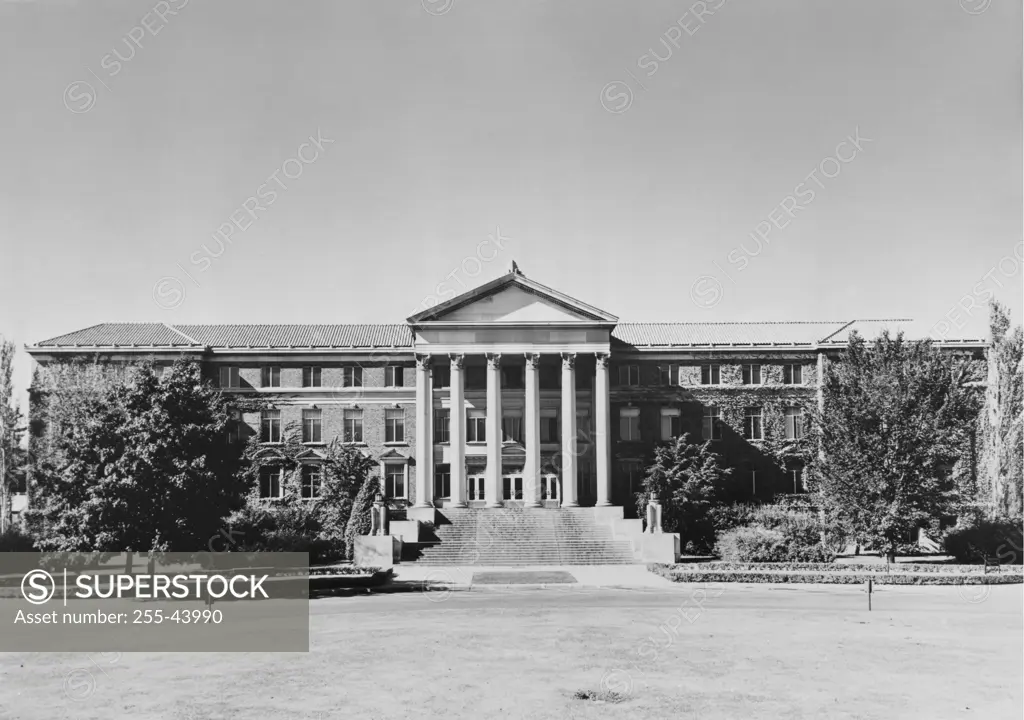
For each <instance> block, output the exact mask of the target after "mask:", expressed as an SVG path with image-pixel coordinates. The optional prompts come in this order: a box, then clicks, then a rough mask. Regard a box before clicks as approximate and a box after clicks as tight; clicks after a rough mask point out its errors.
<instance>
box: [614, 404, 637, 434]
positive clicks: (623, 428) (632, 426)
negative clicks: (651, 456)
mask: <svg viewBox="0 0 1024 720" xmlns="http://www.w3.org/2000/svg"><path fill="white" fill-rule="evenodd" d="M619 439H620V440H627V441H629V440H639V439H640V408H622V409H621V410H619Z"/></svg>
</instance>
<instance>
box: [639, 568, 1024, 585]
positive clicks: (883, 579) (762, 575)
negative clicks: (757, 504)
mask: <svg viewBox="0 0 1024 720" xmlns="http://www.w3.org/2000/svg"><path fill="white" fill-rule="evenodd" d="M727 564H728V563H721V565H727ZM718 565H720V564H719V563H707V564H701V565H697V566H694V565H682V566H680V565H660V564H654V565H649V566H648V569H649V570H650V571H651V572H653V573H655V574H656V575H660V576H662V577H664V578H667V579H668V580H671V581H673V582H693V583H709V582H714V583H723V582H739V583H817V584H824V585H860V584H863V583H866V582H867V581H868V580H869V579H870V580H872V581H873V582H874V583H875V584H877V585H1009V584H1019V583H1024V573H1022V572H1021V571H1019V570H1013V571H1011V572H999V573H989V574H985V573H983V572H974V573H964V572H961V573H939V572H892V573H886V572H884V571H883V572H875V571H873V570H866V568H867V567H868V566H854V568H855V569H854V570H853V571H852V572H850V571H844V570H841V568H843V567H844V566H842V565H827V566H825V567H827V568H828V570H827V571H826V570H776V569H774V567H775V566H774V565H772V566H766V565H760V566H758V567H757V569H753V566H750V567H751V568H752V569H749V570H726V569H721V568H719V567H716V566H718ZM694 567H696V569H690V568H694ZM954 567H955V566H954ZM684 568H685V569H684Z"/></svg>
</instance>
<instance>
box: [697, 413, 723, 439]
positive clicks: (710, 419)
mask: <svg viewBox="0 0 1024 720" xmlns="http://www.w3.org/2000/svg"><path fill="white" fill-rule="evenodd" d="M701 430H702V431H703V433H704V439H705V440H721V439H722V408H719V407H715V406H714V405H708V406H707V407H705V408H704V422H703V424H702V425H701Z"/></svg>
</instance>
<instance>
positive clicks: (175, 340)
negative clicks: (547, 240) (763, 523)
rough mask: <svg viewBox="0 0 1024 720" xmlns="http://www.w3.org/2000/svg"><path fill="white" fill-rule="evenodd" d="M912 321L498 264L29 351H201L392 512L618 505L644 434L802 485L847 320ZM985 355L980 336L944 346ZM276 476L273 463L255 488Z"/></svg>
mask: <svg viewBox="0 0 1024 720" xmlns="http://www.w3.org/2000/svg"><path fill="white" fill-rule="evenodd" d="M906 322H907V321H900V320H852V321H836V322H764V323H760V322H754V323H708V322H690V323H620V322H619V321H618V318H617V317H616V316H614V315H612V314H610V313H608V312H606V311H604V310H600V309H598V308H596V307H593V306H591V305H588V304H586V303H584V302H581V301H579V300H577V299H575V298H572V297H569V296H567V295H565V294H563V293H560V292H558V291H557V290H554V289H552V288H550V287H546V286H545V285H542V284H540V283H539V282H537V281H535V280H533V279H531V278H528V277H526V276H525V275H523V274H522V273H521V272H520V271H519V270H518V269H517V268H516V267H515V266H513V269H512V270H510V271H509V272H508V273H507V274H505V275H503V276H501V277H499V278H497V279H495V280H493V281H491V282H488V283H486V284H484V285H481V286H480V287H478V288H476V289H474V290H471V291H469V292H466V293H465V294H463V295H460V296H458V297H455V298H453V299H451V300H448V301H447V302H444V303H442V304H440V305H437V306H436V307H433V308H431V309H430V310H427V311H424V312H420V313H418V314H416V315H413V316H412V317H409V318H408V319H407V320H406V321H405V322H404V323H398V324H381V325H169V324H164V323H140V324H125V323H107V324H100V325H96V326H93V327H90V328H86V329H84V330H79V331H76V332H72V333H69V334H66V335H62V336H60V337H55V338H52V339H49V340H45V341H42V342H39V343H36V344H34V345H31V346H29V347H28V348H27V350H28V352H29V353H30V354H31V355H32V356H33V358H35V360H36V361H38V362H39V363H41V364H43V365H45V364H47V363H49V362H52V361H54V360H59V359H66V358H69V357H74V356H84V357H96V356H99V357H102V358H105V359H108V360H112V361H130V360H137V359H143V358H152V359H154V360H155V362H157V363H158V364H160V363H164V364H169V363H170V362H172V361H173V359H174V358H175V357H177V356H180V355H186V356H190V357H194V358H196V359H198V360H199V361H200V362H201V363H202V364H203V366H204V368H205V369H206V370H205V371H206V372H207V373H208V374H209V377H210V378H211V379H212V380H213V381H214V382H216V383H218V384H219V385H220V386H221V387H222V388H223V390H224V392H225V393H227V394H240V395H245V396H261V397H262V398H264V399H265V400H267V401H268V402H269V409H267V410H263V411H261V412H259V413H244V412H240V413H239V415H238V418H237V420H238V430H239V432H238V437H242V436H244V435H248V434H257V433H258V434H259V435H260V437H261V441H262V442H264V443H265V444H266V447H267V452H270V453H272V452H273V451H274V447H275V445H276V444H278V443H280V442H281V441H282V437H283V436H284V435H285V434H287V433H289V432H293V433H295V434H296V436H301V441H302V442H303V443H304V444H306V445H307V446H308V450H307V452H306V453H305V455H304V457H303V461H304V462H305V465H304V467H303V472H302V493H303V495H304V496H307V497H312V496H315V495H316V494H317V492H318V490H319V477H320V476H319V469H318V463H319V462H320V461H321V460H322V458H323V452H322V451H323V448H324V447H325V446H326V445H327V443H329V442H331V441H332V440H334V439H335V438H337V439H339V440H341V441H342V442H346V443H352V444H353V445H356V446H358V447H360V448H363V449H365V452H367V453H370V454H371V455H372V456H373V457H374V458H376V459H378V460H379V463H380V478H381V486H382V490H383V492H384V493H385V494H386V495H387V497H388V498H389V499H390V501H391V503H392V504H393V505H394V506H406V505H408V506H412V507H419V508H432V507H437V508H443V507H456V508H457V507H466V506H469V507H499V506H502V505H523V506H526V507H539V506H544V507H559V506H561V507H574V506H597V507H601V506H623V507H624V508H625V512H626V514H627V515H629V514H631V513H632V512H633V511H634V507H633V506H634V493H635V492H636V491H637V490H639V488H640V481H641V477H642V474H643V469H644V466H645V464H646V463H647V461H648V460H649V458H650V456H651V453H652V451H653V448H654V447H655V446H656V445H657V444H658V443H661V442H665V441H668V440H671V439H672V438H674V437H677V436H679V435H680V434H682V433H689V434H690V435H691V437H694V438H705V439H709V440H712V441H713V442H714V443H715V447H716V448H717V450H718V452H719V454H720V455H721V456H722V458H723V460H724V462H725V464H727V465H729V466H731V467H733V468H734V472H733V474H732V476H731V478H730V479H729V481H728V482H729V487H728V488H725V489H724V490H725V491H726V492H727V493H728V494H730V495H731V496H733V497H734V498H735V499H736V500H749V499H753V498H758V499H765V500H767V499H770V498H771V497H773V496H775V495H778V494H789V493H799V492H802V491H803V489H804V488H803V478H802V471H803V468H802V464H801V462H800V459H799V458H800V453H799V452H798V451H794V452H793V453H792V460H790V461H787V462H786V463H784V465H780V463H779V462H778V456H777V453H776V454H774V455H773V453H771V452H769V451H768V447H769V446H771V447H772V448H775V449H777V448H778V447H779V444H780V443H783V444H786V443H788V444H789V445H790V446H792V447H793V448H795V449H796V450H799V447H800V441H801V438H802V436H803V433H804V431H805V413H806V410H807V408H809V407H810V406H812V404H814V403H816V402H817V389H818V387H819V383H820V378H821V373H822V370H823V367H824V363H825V362H827V361H828V359H829V358H830V357H835V356H836V355H837V354H838V353H839V352H840V351H841V350H842V349H843V348H844V347H845V344H846V341H847V338H848V337H849V335H850V333H851V332H853V331H855V330H856V331H858V332H860V333H861V334H862V335H864V336H866V337H874V336H876V335H877V333H878V332H879V331H880V330H881V329H882V328H883V327H887V328H889V329H892V330H897V329H900V327H901V326H902V325H903V324H905V323H906ZM945 345H947V346H950V347H956V348H958V349H959V350H960V351H961V352H965V353H969V354H971V355H974V356H976V357H982V355H983V353H984V348H985V344H984V342H981V341H958V342H947V343H945ZM283 486H284V485H283V479H282V477H281V476H280V475H275V471H274V470H273V469H272V468H270V469H268V470H267V471H266V476H265V477H263V478H261V494H263V495H264V496H266V497H271V498H272V497H275V496H276V495H278V494H280V493H281V492H282V491H283Z"/></svg>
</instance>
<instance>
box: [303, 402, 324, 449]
mask: <svg viewBox="0 0 1024 720" xmlns="http://www.w3.org/2000/svg"><path fill="white" fill-rule="evenodd" d="M320 419H321V412H320V408H312V409H310V410H303V411H302V442H305V443H318V442H322V438H321V435H320V426H321V422H320Z"/></svg>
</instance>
